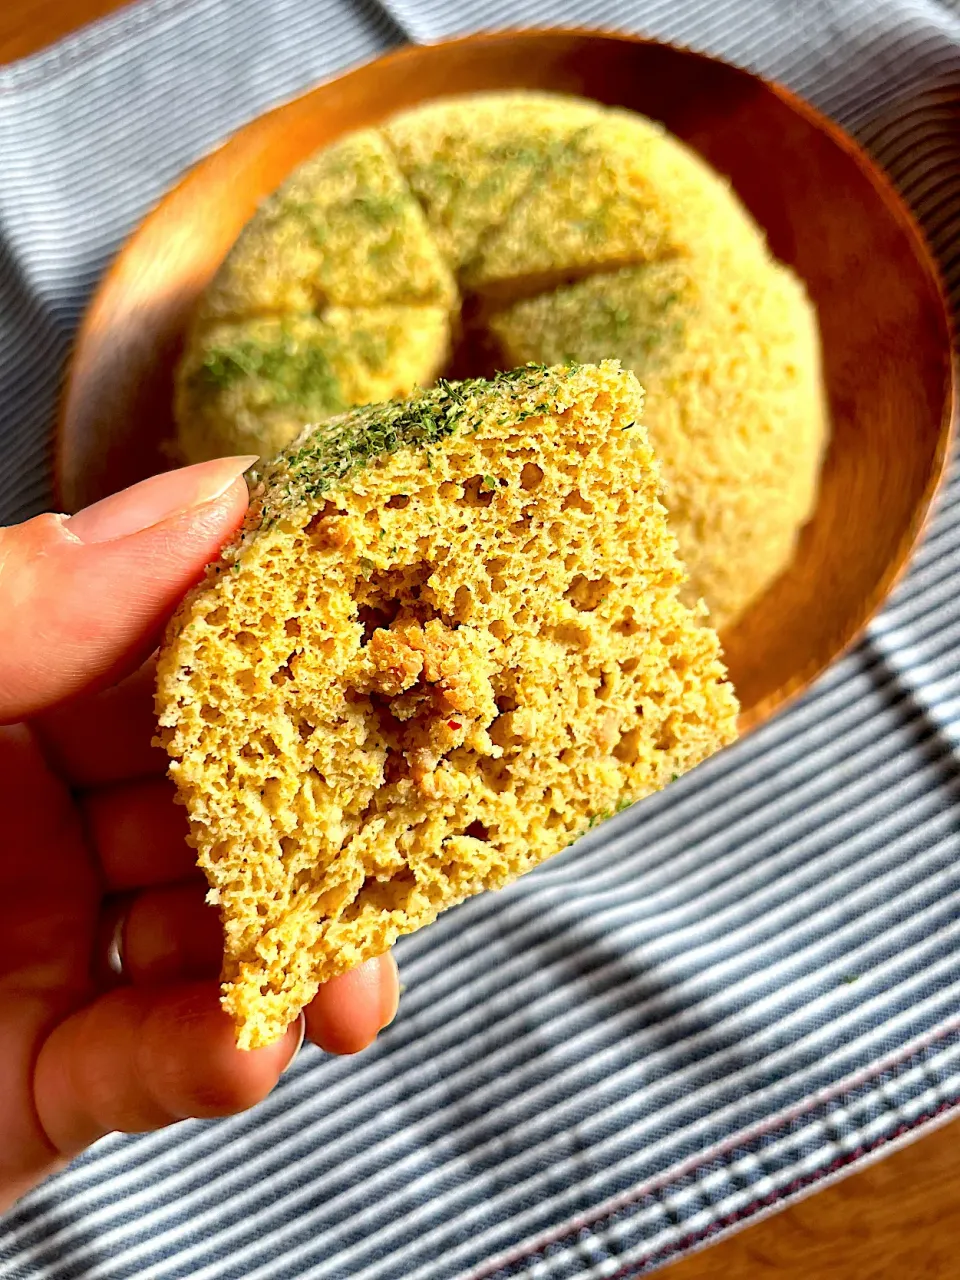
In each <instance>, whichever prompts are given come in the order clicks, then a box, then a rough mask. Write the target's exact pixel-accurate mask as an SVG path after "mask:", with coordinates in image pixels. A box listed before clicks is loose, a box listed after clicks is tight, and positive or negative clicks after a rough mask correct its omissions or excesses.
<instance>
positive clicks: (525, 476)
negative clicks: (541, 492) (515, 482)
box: [520, 462, 543, 489]
mask: <svg viewBox="0 0 960 1280" xmlns="http://www.w3.org/2000/svg"><path fill="white" fill-rule="evenodd" d="M542 479H543V467H541V466H539V465H538V464H537V463H536V462H525V463H524V464H523V469H522V470H521V472H520V484H521V485H522V486H523V488H524V489H536V487H537V485H538V484H539V483H540V481H541V480H542Z"/></svg>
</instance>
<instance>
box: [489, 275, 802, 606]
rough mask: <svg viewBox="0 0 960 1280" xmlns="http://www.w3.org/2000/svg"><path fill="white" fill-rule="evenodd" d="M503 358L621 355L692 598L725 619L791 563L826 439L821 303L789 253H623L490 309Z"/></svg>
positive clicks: (510, 361) (586, 358) (554, 360)
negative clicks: (637, 389) (583, 276)
mask: <svg viewBox="0 0 960 1280" xmlns="http://www.w3.org/2000/svg"><path fill="white" fill-rule="evenodd" d="M490 325H491V329H492V330H493V332H494V333H495V335H496V336H497V337H498V339H499V341H500V344H501V354H502V358H503V361H504V363H505V365H507V366H512V365H514V364H523V363H525V362H527V361H529V360H540V361H545V362H546V363H548V364H553V363H558V362H561V361H564V360H576V361H585V362H586V361H597V360H600V359H604V358H606V357H616V358H617V359H619V360H620V361H621V363H622V364H623V365H624V367H625V368H628V369H631V370H633V372H634V373H635V374H636V375H637V377H638V378H639V379H640V381H641V383H642V384H643V387H644V391H645V392H646V399H645V411H644V423H645V425H646V428H647V431H648V433H649V436H650V443H651V444H652V445H653V448H654V451H655V452H656V455H657V458H658V460H659V462H660V466H661V469H662V471H663V477H664V482H665V486H666V493H665V497H664V501H665V503H666V506H667V509H668V510H669V512H670V521H671V528H672V530H673V532H674V533H675V534H676V537H677V541H678V543H679V547H680V556H681V558H682V560H683V561H684V564H685V566H686V569H687V572H688V574H689V576H690V583H689V591H690V593H691V595H692V596H693V598H694V599H696V598H698V597H702V598H703V599H705V600H707V601H708V602H709V604H710V610H711V620H712V622H713V624H714V625H715V626H717V627H723V626H725V625H727V624H728V623H730V622H732V621H734V620H735V619H736V618H737V617H738V616H739V615H740V614H741V613H742V612H743V610H744V609H745V608H746V607H747V606H748V605H749V604H750V603H751V601H753V600H754V599H756V598H757V597H758V596H759V595H760V594H761V593H762V592H763V591H764V590H765V589H766V588H767V587H768V586H770V584H771V583H772V582H773V580H774V579H775V578H776V577H777V576H778V575H779V574H780V573H781V572H782V571H783V569H784V568H785V567H786V565H787V564H788V563H789V561H790V559H791V558H792V556H793V552H794V546H795V542H796V537H797V533H798V531H799V530H800V528H801V527H802V525H803V524H804V523H805V522H806V520H807V519H808V518H809V516H810V515H811V513H812V511H813V507H814V504H815V501H816V493H817V481H818V477H819V474H820V464H821V459H822V454H823V449H824V446H825V443H826V434H827V424H826V419H825V414H824V407H823V405H824V400H823V389H822V384H821V376H820V352H819V342H818V335H817V324H816V317H815V315H814V312H813V309H812V307H811V306H810V303H809V301H808V300H807V297H806V294H805V292H804V290H803V287H802V285H801V284H800V283H799V281H798V280H797V279H796V277H795V276H794V275H793V274H792V273H791V272H789V271H788V270H786V268H783V267H776V266H773V265H772V264H770V263H767V262H764V261H760V262H759V263H758V262H755V261H752V260H751V259H749V258H747V259H744V257H743V256H741V255H736V254H722V253H720V252H719V251H714V252H712V253H711V254H709V255H700V256H698V257H695V258H692V259H690V258H672V259H667V260H666V261H664V262H660V263H656V264H653V265H651V266H647V267H632V268H625V269H623V270H621V271H619V272H616V273H614V274H612V275H595V276H592V277H591V278H590V279H587V280H583V281H580V282H578V283H577V284H574V285H570V286H568V287H566V288H562V289H559V290H557V291H556V292H554V293H550V294H541V295H540V296H539V297H536V298H531V299H527V300H525V301H523V302H519V303H516V304H514V305H513V306H512V307H510V308H508V309H507V310H506V311H504V312H502V313H501V314H500V315H498V316H495V317H494V318H493V319H492V320H491V322H490Z"/></svg>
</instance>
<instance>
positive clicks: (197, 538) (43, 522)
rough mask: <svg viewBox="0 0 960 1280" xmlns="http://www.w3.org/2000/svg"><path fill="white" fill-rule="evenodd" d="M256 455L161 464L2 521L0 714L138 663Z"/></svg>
mask: <svg viewBox="0 0 960 1280" xmlns="http://www.w3.org/2000/svg"><path fill="white" fill-rule="evenodd" d="M255 461H256V459H255V458H252V457H243V458H218V459H215V460H214V461H212V462H204V463H201V464H200V465H198V466H195V467H185V468H183V469H182V470H180V471H169V472H165V473H163V474H162V475H157V476H152V477H151V478H150V479H149V480H144V481H142V482H141V483H140V484H137V485H134V486H133V487H132V488H130V489H125V490H123V491H122V492H121V493H116V494H113V495H112V496H111V497H109V498H105V499H104V500H103V501H102V502H97V503H95V504H94V505H93V506H92V507H87V508H86V509H85V510H83V511H80V512H78V513H77V515H75V516H70V517H67V516H62V515H42V516H37V517H36V518H35V519H33V520H28V521H27V522H26V523H25V524H22V525H14V526H12V527H10V528H5V529H0V723H9V722H11V721H13V720H22V719H25V718H26V717H27V716H31V715H34V714H36V713H37V712H38V711H42V710H45V709H46V708H47V707H50V706H52V705H54V704H55V703H57V702H61V701H63V700H64V699H66V698H69V697H72V696H73V695H74V694H77V693H79V692H81V691H84V692H86V691H88V690H90V689H92V688H94V687H96V686H99V685H102V684H106V683H110V682H111V681H113V680H117V679H119V678H120V677H121V676H122V675H124V674H126V672H127V671H128V670H131V669H132V668H133V667H135V666H136V665H137V664H138V663H139V661H140V660H141V659H142V658H143V657H144V656H145V654H146V653H148V652H149V650H150V649H151V648H152V647H153V645H154V644H155V643H156V639H157V633H158V631H159V629H160V628H161V627H162V626H163V624H164V623H165V622H166V620H167V617H168V616H169V615H170V613H172V611H173V609H174V608H175V606H176V604H177V603H178V601H179V599H180V597H181V596H182V595H183V593H184V592H185V591H186V590H187V588H188V587H189V586H191V585H192V583H193V582H195V581H196V580H197V578H198V577H199V576H200V574H201V573H202V571H203V568H204V566H205V565H206V564H207V563H208V562H209V561H210V560H212V559H214V558H215V557H216V555H217V554H218V552H219V551H220V548H221V547H222V546H223V544H224V542H226V540H227V539H228V538H229V537H230V535H231V534H232V533H233V532H234V530H235V529H236V528H237V526H238V525H239V523H240V521H241V520H242V519H243V513H244V511H245V510H246V505H247V488H246V485H245V484H244V483H243V481H242V480H241V479H240V477H241V475H242V473H243V472H244V471H245V470H246V468H247V467H249V466H250V465H251V464H252V463H253V462H255Z"/></svg>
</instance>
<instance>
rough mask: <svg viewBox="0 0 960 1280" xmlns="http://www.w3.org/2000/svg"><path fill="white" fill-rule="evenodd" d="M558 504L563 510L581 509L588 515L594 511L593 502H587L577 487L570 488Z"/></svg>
mask: <svg viewBox="0 0 960 1280" xmlns="http://www.w3.org/2000/svg"><path fill="white" fill-rule="evenodd" d="M560 505H561V507H562V509H563V510H564V511H583V512H584V513H585V514H586V515H588V516H592V515H593V512H594V506H593V503H592V502H588V501H587V500H586V498H585V497H584V496H583V494H582V493H581V492H580V490H579V489H571V490H570V492H569V493H568V494H567V496H566V497H565V498H564V500H563V502H562V503H561V504H560Z"/></svg>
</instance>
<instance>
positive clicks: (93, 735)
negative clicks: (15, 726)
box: [33, 657, 169, 787]
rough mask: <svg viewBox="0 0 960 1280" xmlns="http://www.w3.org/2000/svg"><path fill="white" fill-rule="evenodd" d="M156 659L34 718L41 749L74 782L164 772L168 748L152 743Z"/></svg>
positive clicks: (92, 782) (99, 782)
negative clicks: (116, 682)
mask: <svg viewBox="0 0 960 1280" xmlns="http://www.w3.org/2000/svg"><path fill="white" fill-rule="evenodd" d="M156 677H157V663H156V658H155V657H151V658H148V659H147V661H146V662H145V663H144V664H143V665H142V666H140V667H138V668H137V670H136V671H135V672H134V673H133V675H131V676H128V677H127V678H126V679H125V680H121V681H120V683H119V684H115V685H111V686H110V688H108V689H102V690H100V692H99V693H94V694H91V695H86V696H83V695H81V696H80V697H79V698H73V699H71V700H70V701H69V702H67V703H64V704H63V705H62V706H59V707H54V708H53V710H51V711H47V712H44V713H43V714H42V715H40V716H38V717H37V718H36V719H35V720H34V721H33V727H34V729H36V730H37V731H38V733H39V734H40V737H41V739H42V741H43V745H44V750H45V751H46V754H47V756H48V758H49V759H50V761H51V763H52V764H53V765H54V766H55V768H56V769H57V771H58V773H59V774H60V776H61V777H62V778H65V779H66V780H67V782H69V783H70V784H71V785H72V786H74V787H94V786H102V785H104V784H105V783H109V782H119V781H122V780H124V779H127V778H143V777H149V776H151V775H156V774H163V773H165V772H166V768H167V764H168V763H169V760H168V757H167V753H166V752H165V751H163V750H162V749H161V748H160V747H154V746H152V745H151V741H152V739H153V736H154V734H155V733H156V732H157V718H156V714H155V712H154V709H153V698H154V685H155V682H156Z"/></svg>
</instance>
